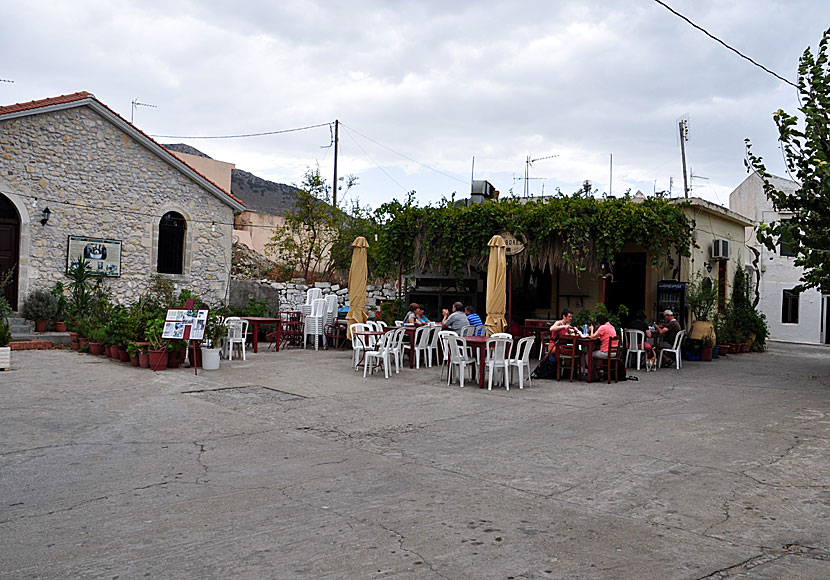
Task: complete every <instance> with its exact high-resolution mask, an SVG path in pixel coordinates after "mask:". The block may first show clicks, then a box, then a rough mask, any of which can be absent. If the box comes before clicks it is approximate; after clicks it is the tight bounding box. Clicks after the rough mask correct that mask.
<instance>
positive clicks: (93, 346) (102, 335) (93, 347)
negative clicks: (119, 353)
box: [89, 326, 107, 355]
mask: <svg viewBox="0 0 830 580" xmlns="http://www.w3.org/2000/svg"><path fill="white" fill-rule="evenodd" d="M106 340H107V329H106V328H105V327H103V326H97V327H95V329H93V330H92V332H90V333H89V354H95V355H100V354H104V341H106Z"/></svg>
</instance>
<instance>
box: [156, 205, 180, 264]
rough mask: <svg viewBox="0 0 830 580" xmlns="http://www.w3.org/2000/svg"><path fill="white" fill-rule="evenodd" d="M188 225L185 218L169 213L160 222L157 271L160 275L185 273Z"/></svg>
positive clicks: (172, 212)
mask: <svg viewBox="0 0 830 580" xmlns="http://www.w3.org/2000/svg"><path fill="white" fill-rule="evenodd" d="M186 230H187V223H186V222H185V219H184V217H183V216H182V215H181V214H179V213H176V212H174V211H169V212H167V213H166V214H164V215H163V216H162V217H161V220H159V239H158V261H157V263H156V269H157V270H158V272H159V273H160V274H182V273H183V272H184V234H185V231H186Z"/></svg>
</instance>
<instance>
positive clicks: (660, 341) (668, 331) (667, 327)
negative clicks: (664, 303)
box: [655, 310, 680, 363]
mask: <svg viewBox="0 0 830 580" xmlns="http://www.w3.org/2000/svg"><path fill="white" fill-rule="evenodd" d="M663 320H664V321H665V322H666V324H661V325H657V336H658V338H657V344H656V345H655V346H656V347H657V350H658V351H660V352H661V353H662V352H663V349H664V348H674V339H675V337H677V333H678V332H680V323H679V322H678V321H677V320H676V319H675V317H674V313H673V312H672V311H671V310H664V311H663ZM661 359H662V361H663V362H665V363H670V362H672V361H671V360H669V358H668V357H661Z"/></svg>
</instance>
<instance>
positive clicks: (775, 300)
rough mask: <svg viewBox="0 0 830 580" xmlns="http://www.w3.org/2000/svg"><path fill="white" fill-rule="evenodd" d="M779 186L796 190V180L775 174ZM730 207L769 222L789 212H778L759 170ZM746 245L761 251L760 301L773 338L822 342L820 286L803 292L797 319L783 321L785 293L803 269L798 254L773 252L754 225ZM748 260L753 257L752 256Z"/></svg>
mask: <svg viewBox="0 0 830 580" xmlns="http://www.w3.org/2000/svg"><path fill="white" fill-rule="evenodd" d="M773 183H774V185H775V187H776V188H778V189H780V190H781V191H785V192H794V191H795V189H796V187H797V184H796V183H795V182H794V181H791V180H789V179H784V178H780V177H775V178H774V179H773ZM729 208H730V209H732V210H734V211H737V212H738V213H741V214H743V215H745V216H747V217H749V218H750V219H751V220H753V221H754V222H755V223H756V224H758V223H760V222H762V221H763V222H765V223H770V222H773V221H778V220H780V219H782V218H784V219H786V217H787V216H786V215H784V214H780V213H778V212H776V211H775V210H774V209H773V207H772V202H770V201H769V200H768V199H767V196H766V195H765V194H764V189H763V183H762V182H761V178H760V177H758V174H756V173H752V174H750V175H749V177H747V178H746V179H745V180H744V182H743V183H741V184H740V185H739V186H738V187H737V188H735V191H733V192H732V193H731V194H730V195H729ZM746 240H747V245H751V246H752V247H754V248H755V249H757V250H758V252H760V259H759V261H758V266H759V268H760V270H761V284H760V301H759V302H758V310H759V311H760V312H763V313H764V314H765V315H766V317H767V324H768V325H769V330H770V338H774V339H778V340H791V341H796V342H808V343H820V342H821V340H822V336H821V315H822V296H821V293H820V292H819V291H818V290H815V289H811V290H807V291H805V292H802V293H801V295H800V296H799V303H798V323H797V324H785V323H783V322H782V321H781V314H782V312H781V311H782V306H783V293H784V290H790V289H792V288H793V287H794V286H796V285H797V284H798V281H799V279H800V278H801V275H802V273H803V269H802V268H799V267H796V265H795V258H791V257H788V256H782V255H781V253H780V248H776V250H775V251H774V252H771V251H770V250H768V249H767V248H766V247H765V246H763V245H762V244H760V243H759V242H758V239H757V238H756V236H755V230H754V228H747V231H746ZM745 261H747V262H749V261H751V256H749V257H748V258H747V259H746V260H745Z"/></svg>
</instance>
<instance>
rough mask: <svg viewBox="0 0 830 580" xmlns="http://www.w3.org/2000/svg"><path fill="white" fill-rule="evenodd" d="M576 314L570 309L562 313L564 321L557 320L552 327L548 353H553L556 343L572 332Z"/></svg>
mask: <svg viewBox="0 0 830 580" xmlns="http://www.w3.org/2000/svg"><path fill="white" fill-rule="evenodd" d="M573 317H574V312H573V310H571V309H569V308H565V309H564V310H563V311H562V320H557V321H556V322H554V323H553V326H551V327H550V344H548V352H549V353H550V352H553V347H554V346H555V345H556V341H557V340H559V339H560V338H562V337H563V336H565V335H566V334H569V333H570V332H571V321H572V320H573Z"/></svg>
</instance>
